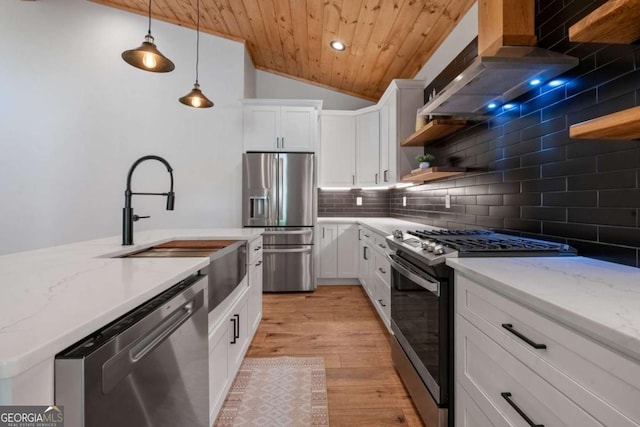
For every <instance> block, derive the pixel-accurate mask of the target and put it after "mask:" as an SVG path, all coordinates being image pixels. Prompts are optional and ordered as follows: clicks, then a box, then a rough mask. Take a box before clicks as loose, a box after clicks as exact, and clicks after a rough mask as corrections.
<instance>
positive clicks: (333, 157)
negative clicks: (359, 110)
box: [319, 111, 356, 187]
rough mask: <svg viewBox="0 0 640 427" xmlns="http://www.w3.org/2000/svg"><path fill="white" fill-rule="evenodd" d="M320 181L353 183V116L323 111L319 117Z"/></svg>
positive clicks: (354, 137) (354, 168)
mask: <svg viewBox="0 0 640 427" xmlns="http://www.w3.org/2000/svg"><path fill="white" fill-rule="evenodd" d="M320 135H321V136H320V147H321V149H320V180H319V181H320V183H321V185H323V186H327V187H349V186H352V185H355V183H356V117H355V116H354V115H353V114H352V113H349V112H347V113H345V112H342V111H323V112H322V115H321V117H320Z"/></svg>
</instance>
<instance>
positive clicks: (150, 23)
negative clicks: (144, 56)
mask: <svg viewBox="0 0 640 427" xmlns="http://www.w3.org/2000/svg"><path fill="white" fill-rule="evenodd" d="M151 1H152V0H149V32H148V34H149V35H151Z"/></svg>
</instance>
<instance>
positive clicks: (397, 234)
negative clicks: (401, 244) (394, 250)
mask: <svg viewBox="0 0 640 427" xmlns="http://www.w3.org/2000/svg"><path fill="white" fill-rule="evenodd" d="M402 237H403V233H402V230H393V238H394V239H402Z"/></svg>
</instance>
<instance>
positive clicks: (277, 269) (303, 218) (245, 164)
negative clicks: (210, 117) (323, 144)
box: [242, 153, 315, 292]
mask: <svg viewBox="0 0 640 427" xmlns="http://www.w3.org/2000/svg"><path fill="white" fill-rule="evenodd" d="M242 174H243V180H242V184H243V190H242V223H243V225H244V226H245V227H263V228H265V229H266V231H265V233H264V235H263V257H262V258H263V269H262V271H263V290H264V291H265V292H299V291H313V290H314V289H315V280H314V274H313V223H314V217H315V199H314V194H315V159H314V155H313V154H311V153H245V154H244V155H243V161H242Z"/></svg>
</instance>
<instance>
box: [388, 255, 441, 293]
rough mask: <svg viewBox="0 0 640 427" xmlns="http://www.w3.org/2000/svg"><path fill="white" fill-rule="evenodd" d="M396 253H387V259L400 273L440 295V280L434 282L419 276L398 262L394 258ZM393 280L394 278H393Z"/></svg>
mask: <svg viewBox="0 0 640 427" xmlns="http://www.w3.org/2000/svg"><path fill="white" fill-rule="evenodd" d="M394 257H395V256H394V255H389V254H387V259H388V260H389V263H390V264H391V267H392V268H393V269H395V270H397V271H398V273H400V274H402V275H403V276H404V277H406V278H407V279H409V280H411V281H412V282H413V283H415V284H416V285H418V286H420V287H422V288H424V289H426V290H427V291H429V292H431V293H433V294H435V295H437V296H440V282H432V281H430V280H427V279H425V278H424V277H421V276H418V275H417V274H415V273H413V272H411V271H410V270H409V269H407V268H406V267H404V266H403V265H402V264H400V263H398V262H397V261H396V260H395V259H394ZM392 280H393V279H392Z"/></svg>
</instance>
